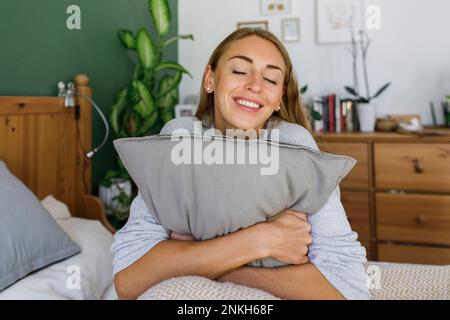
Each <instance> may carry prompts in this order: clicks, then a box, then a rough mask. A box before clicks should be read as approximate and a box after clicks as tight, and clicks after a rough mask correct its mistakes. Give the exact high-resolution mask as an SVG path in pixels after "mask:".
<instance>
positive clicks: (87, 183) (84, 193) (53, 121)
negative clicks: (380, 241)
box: [0, 75, 115, 233]
mask: <svg viewBox="0 0 450 320" xmlns="http://www.w3.org/2000/svg"><path fill="white" fill-rule="evenodd" d="M74 83H75V86H76V90H77V92H79V93H81V94H83V95H86V96H89V97H92V89H91V88H90V87H89V86H88V85H89V79H88V77H86V76H85V75H77V76H76V77H75V78H74ZM76 102H77V105H79V108H66V107H64V98H63V97H0V159H1V160H3V161H4V162H5V163H6V165H7V166H8V168H9V170H10V171H11V172H12V173H13V174H14V175H15V176H16V177H18V178H19V179H20V180H21V181H22V182H23V183H24V184H25V185H26V186H27V187H28V188H30V190H31V191H33V192H34V194H35V195H36V196H37V197H38V198H39V199H40V200H42V199H43V198H44V197H46V196H47V195H50V194H51V195H53V196H54V197H55V198H57V199H58V200H60V201H62V202H64V203H66V204H67V206H68V207H69V210H70V212H71V213H72V215H73V216H75V217H80V218H86V219H95V220H99V221H100V222H101V223H102V224H103V225H104V226H105V227H106V228H107V229H108V230H110V231H111V232H112V233H114V231H115V230H114V228H113V227H112V226H111V224H110V223H109V222H108V219H107V218H106V215H105V210H104V206H103V203H102V202H101V200H100V199H99V198H97V197H94V196H92V195H91V192H92V190H91V179H92V162H91V160H90V159H88V158H87V157H86V156H85V152H87V151H89V150H91V148H92V106H91V105H90V103H89V102H87V101H86V100H85V99H81V98H80V99H76ZM77 109H78V110H79V111H80V112H79V119H78V120H77V119H76V113H77V112H76V111H77ZM77 124H78V129H77Z"/></svg>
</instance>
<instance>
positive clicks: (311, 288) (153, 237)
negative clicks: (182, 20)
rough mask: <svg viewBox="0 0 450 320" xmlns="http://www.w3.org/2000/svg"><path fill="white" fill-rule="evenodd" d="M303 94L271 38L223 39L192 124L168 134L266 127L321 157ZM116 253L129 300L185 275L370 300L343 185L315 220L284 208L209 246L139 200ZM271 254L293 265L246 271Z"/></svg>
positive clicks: (242, 35)
mask: <svg viewBox="0 0 450 320" xmlns="http://www.w3.org/2000/svg"><path fill="white" fill-rule="evenodd" d="M298 88H299V86H298V82H297V80H296V77H295V74H294V71H293V67H292V63H291V60H290V58H289V55H288V53H287V51H286V49H285V48H284V46H283V44H282V43H281V42H280V41H279V40H278V39H277V38H276V37H275V36H274V35H273V34H271V33H270V32H268V31H263V30H257V29H239V30H237V31H235V32H234V33H232V34H231V35H229V36H228V37H227V38H226V39H225V40H223V42H222V43H221V44H220V45H219V46H218V47H217V48H216V49H215V51H214V52H213V54H212V56H211V58H210V60H209V62H208V64H207V66H206V68H205V73H204V77H203V81H202V85H201V95H200V103H199V106H198V109H197V112H196V115H195V117H191V118H178V119H175V120H172V121H170V122H169V123H167V124H166V126H165V127H164V128H163V129H162V131H161V133H164V134H170V133H171V132H173V131H174V130H175V129H179V128H184V129H188V130H191V131H193V130H194V125H195V123H198V122H195V121H196V120H200V121H201V124H202V125H201V129H202V130H206V129H210V128H215V129H216V130H220V131H221V132H222V133H225V131H226V129H244V130H247V129H256V130H258V129H266V130H264V131H263V132H266V133H268V134H270V130H273V129H275V128H276V129H278V130H279V139H280V142H283V143H290V144H298V145H305V146H308V147H311V148H314V149H316V150H318V147H317V144H316V143H315V141H314V139H313V137H312V135H311V134H310V125H309V122H308V120H307V116H306V114H305V110H304V108H303V107H302V104H301V100H300V97H299V92H298ZM257 132H258V131H257ZM260 138H261V137H260ZM112 250H113V253H114V274H115V286H116V291H117V293H118V296H119V298H123V299H134V298H137V297H138V296H139V295H140V294H142V293H143V292H145V291H146V290H147V289H149V288H150V287H152V286H153V285H155V284H157V283H159V282H161V281H163V280H166V279H169V278H173V277H177V276H183V275H197V276H204V277H208V278H210V279H213V280H217V281H229V282H234V283H236V284H241V285H246V286H249V287H253V288H258V289H262V290H265V291H267V292H269V293H271V294H273V295H275V296H278V297H280V298H283V299H367V298H368V297H369V293H368V289H367V275H366V273H365V263H366V262H367V260H366V252H365V249H364V248H363V247H362V246H361V244H360V243H359V242H358V241H357V234H356V233H355V232H353V231H352V230H351V227H350V225H349V222H348V220H347V217H346V214H345V211H344V208H343V207H342V204H341V202H340V193H339V188H336V190H335V191H334V192H333V194H332V195H331V196H330V198H329V199H328V201H327V203H326V204H325V205H324V206H323V208H321V209H320V210H319V212H318V213H317V214H315V215H313V216H311V217H307V215H306V214H305V213H299V212H294V211H291V210H288V209H286V210H285V211H283V212H282V214H280V215H278V216H277V218H276V219H274V220H271V221H267V222H262V223H258V224H255V225H253V226H251V227H248V228H245V229H241V230H239V231H236V232H234V233H231V234H228V235H225V236H222V237H217V238H215V239H210V240H205V241H195V240H194V239H193V238H192V237H191V236H189V235H187V236H186V235H178V234H175V233H173V232H171V231H170V230H166V229H165V228H164V227H163V226H162V225H160V224H158V223H157V222H156V220H155V219H154V218H153V216H152V214H151V213H150V212H149V211H148V209H147V207H146V205H145V203H144V201H143V199H142V197H141V196H140V194H138V196H137V197H136V198H135V199H134V201H133V204H132V206H131V212H130V217H129V220H128V222H127V224H126V225H125V226H124V227H123V228H122V229H121V230H119V231H118V232H117V233H116V235H115V241H114V244H113V247H112ZM267 257H272V258H275V259H277V260H280V261H283V262H285V263H288V264H289V265H287V266H283V267H278V268H255V267H250V266H248V265H247V264H248V263H249V262H251V261H253V260H257V259H263V258H267Z"/></svg>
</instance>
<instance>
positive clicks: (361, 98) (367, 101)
mask: <svg viewBox="0 0 450 320" xmlns="http://www.w3.org/2000/svg"><path fill="white" fill-rule="evenodd" d="M345 90H346V91H347V92H348V93H350V94H351V95H353V96H355V97H358V100H359V101H360V102H364V103H369V99H367V98H364V97H361V96H360V95H359V94H358V92H356V90H355V89H353V88H352V87H345Z"/></svg>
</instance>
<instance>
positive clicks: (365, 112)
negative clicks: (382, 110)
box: [358, 103, 376, 132]
mask: <svg viewBox="0 0 450 320" xmlns="http://www.w3.org/2000/svg"><path fill="white" fill-rule="evenodd" d="M375 113H376V112H375V105H374V104H373V103H358V120H359V130H360V131H361V132H374V131H375V122H376V114H375Z"/></svg>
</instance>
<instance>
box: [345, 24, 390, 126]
mask: <svg viewBox="0 0 450 320" xmlns="http://www.w3.org/2000/svg"><path fill="white" fill-rule="evenodd" d="M351 40H352V48H351V49H348V50H349V51H350V53H351V54H352V58H353V65H352V66H353V70H352V71H353V87H349V86H346V87H345V90H346V91H347V92H348V93H350V94H351V95H352V96H354V97H355V98H356V101H357V103H358V104H357V109H358V119H359V126H360V131H362V132H373V131H374V130H375V122H376V110H375V105H374V104H373V103H372V101H373V99H375V98H377V97H378V96H380V95H381V94H382V93H383V92H384V91H385V90H386V89H387V88H388V87H389V86H390V85H391V83H390V82H388V83H386V84H385V85H383V86H382V87H381V88H380V89H378V91H377V92H376V93H375V94H373V95H372V94H371V91H370V86H369V76H368V72H367V52H368V50H369V47H370V44H371V43H372V39H370V38H369V36H368V35H367V33H366V32H365V31H363V30H360V31H359V41H358V42H357V41H356V39H355V36H354V33H353V31H351ZM358 44H359V47H360V51H361V59H362V66H363V74H364V85H365V89H366V94H365V95H363V94H362V93H361V91H360V89H359V82H358V68H357V65H358V64H357V61H358V57H359V53H358Z"/></svg>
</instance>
